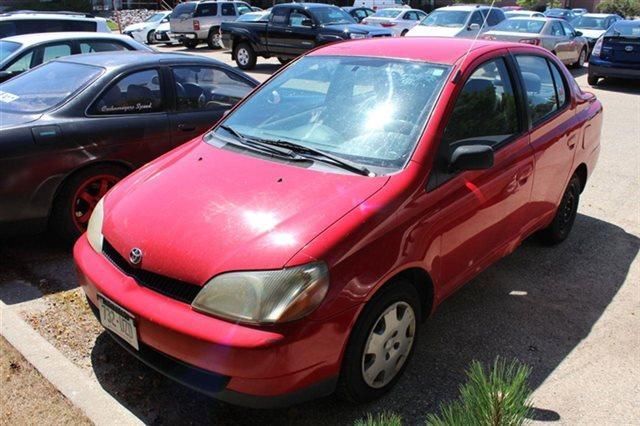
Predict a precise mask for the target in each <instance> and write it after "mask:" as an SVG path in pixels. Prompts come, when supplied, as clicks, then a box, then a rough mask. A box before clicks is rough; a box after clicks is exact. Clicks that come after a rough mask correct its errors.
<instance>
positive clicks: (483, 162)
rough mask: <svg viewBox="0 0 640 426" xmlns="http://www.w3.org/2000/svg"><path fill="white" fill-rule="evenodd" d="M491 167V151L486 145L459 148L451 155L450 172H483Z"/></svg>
mask: <svg viewBox="0 0 640 426" xmlns="http://www.w3.org/2000/svg"><path fill="white" fill-rule="evenodd" d="M491 167H493V149H492V148H491V147H490V146H488V145H465V146H459V147H457V148H456V149H455V150H454V151H453V154H451V159H450V160H449V169H450V170H485V169H490V168H491Z"/></svg>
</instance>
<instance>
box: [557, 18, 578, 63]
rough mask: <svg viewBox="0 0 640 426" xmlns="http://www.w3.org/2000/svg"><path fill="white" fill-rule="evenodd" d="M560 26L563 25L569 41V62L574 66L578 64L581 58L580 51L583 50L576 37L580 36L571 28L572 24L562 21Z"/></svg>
mask: <svg viewBox="0 0 640 426" xmlns="http://www.w3.org/2000/svg"><path fill="white" fill-rule="evenodd" d="M560 24H562V28H563V29H564V33H565V34H566V36H567V37H568V39H569V40H568V43H567V61H568V63H571V64H572V63H574V62H576V61H577V60H578V58H579V57H580V51H581V50H582V45H581V44H580V43H578V41H577V40H576V37H578V34H577V32H576V30H575V29H574V28H573V27H572V26H571V24H569V23H568V22H564V21H562V22H561V23H560Z"/></svg>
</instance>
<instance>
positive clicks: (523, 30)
mask: <svg viewBox="0 0 640 426" xmlns="http://www.w3.org/2000/svg"><path fill="white" fill-rule="evenodd" d="M482 38H484V39H485V40H502V41H515V42H519V43H527V44H535V45H537V46H542V47H544V48H546V49H548V50H550V51H552V52H553V53H555V55H556V56H557V57H558V58H559V59H560V60H561V61H562V62H564V63H565V64H566V65H572V66H576V67H581V66H582V65H584V62H585V60H586V59H587V57H588V55H589V45H588V43H587V39H586V38H584V37H582V33H581V32H580V31H576V30H575V29H574V28H573V27H572V26H571V24H569V23H568V22H566V21H563V20H561V19H554V18H511V19H507V20H505V21H502V22H501V23H499V24H498V25H496V26H495V27H494V28H493V29H492V30H491V31H487V32H486V33H485V34H484V35H483V36H482Z"/></svg>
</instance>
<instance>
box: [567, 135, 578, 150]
mask: <svg viewBox="0 0 640 426" xmlns="http://www.w3.org/2000/svg"><path fill="white" fill-rule="evenodd" d="M576 139H577V138H576V137H575V136H574V137H571V138H569V139H567V146H568V147H569V149H570V150H571V149H573V148H575V147H576Z"/></svg>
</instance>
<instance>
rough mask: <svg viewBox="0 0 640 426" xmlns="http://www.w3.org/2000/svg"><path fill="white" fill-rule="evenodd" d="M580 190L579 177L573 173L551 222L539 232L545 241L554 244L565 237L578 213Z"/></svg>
mask: <svg viewBox="0 0 640 426" xmlns="http://www.w3.org/2000/svg"><path fill="white" fill-rule="evenodd" d="M581 191H582V184H581V183H580V178H579V177H578V176H577V175H573V176H572V177H571V180H570V181H569V184H568V185H567V189H565V191H564V194H563V195H562V200H561V201H560V205H559V206H558V210H557V211H556V215H555V217H554V218H553V222H551V224H550V225H549V226H548V227H546V228H545V229H543V230H542V231H541V232H540V236H541V237H542V240H543V241H544V242H545V243H547V244H549V245H555V244H559V243H561V242H563V241H564V240H566V239H567V237H568V236H569V233H570V232H571V228H573V223H574V222H575V220H576V216H577V215H578V204H579V203H580V192H581Z"/></svg>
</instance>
